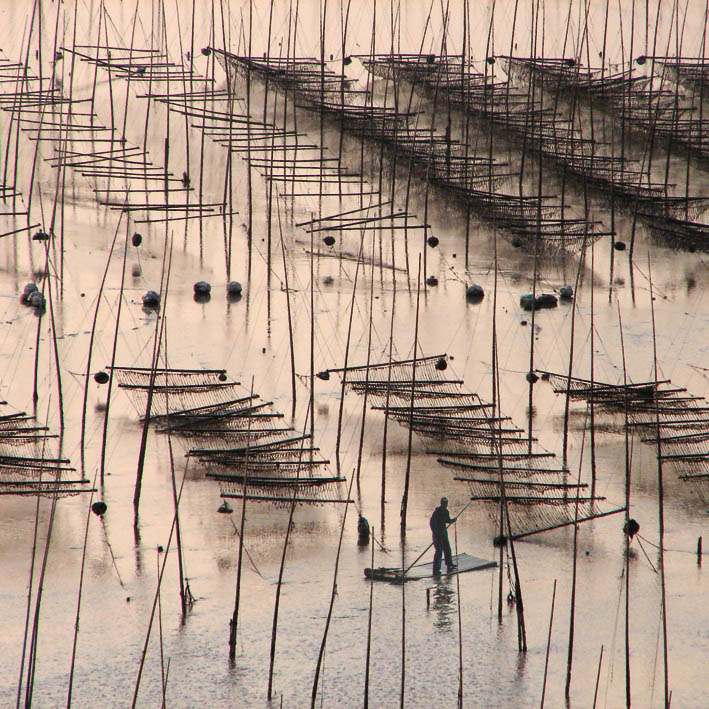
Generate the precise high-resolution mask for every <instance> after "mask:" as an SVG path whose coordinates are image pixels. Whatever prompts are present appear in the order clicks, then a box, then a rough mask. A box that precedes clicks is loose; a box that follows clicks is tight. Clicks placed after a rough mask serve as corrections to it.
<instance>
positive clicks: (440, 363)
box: [436, 357, 448, 372]
mask: <svg viewBox="0 0 709 709" xmlns="http://www.w3.org/2000/svg"><path fill="white" fill-rule="evenodd" d="M436 369H437V370H438V371H439V372H442V371H443V370H444V369H448V362H446V358H445V357H441V358H440V359H439V360H438V361H437V362H436Z"/></svg>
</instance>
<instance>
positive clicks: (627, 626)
mask: <svg viewBox="0 0 709 709" xmlns="http://www.w3.org/2000/svg"><path fill="white" fill-rule="evenodd" d="M618 328H619V330H620V349H621V353H622V356H623V391H624V394H625V397H624V398H625V407H624V417H625V426H624V429H625V526H624V528H623V529H624V531H625V534H624V537H625V706H626V707H627V708H628V709H630V706H631V703H632V702H631V692H630V540H631V538H632V537H631V535H630V533H629V530H630V427H629V426H628V418H629V417H628V375H627V368H626V362H625V341H624V338H623V321H622V318H621V314H620V303H618ZM658 445H659V442H658Z"/></svg>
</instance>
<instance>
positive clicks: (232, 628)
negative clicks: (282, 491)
mask: <svg viewBox="0 0 709 709" xmlns="http://www.w3.org/2000/svg"><path fill="white" fill-rule="evenodd" d="M253 396H254V378H253V377H251V392H250V399H249V400H253ZM250 445H251V415H249V421H248V427H247V433H246V462H245V463H244V483H243V494H242V496H241V525H240V530H239V560H238V562H237V566H236V596H235V598H234V612H233V613H232V616H231V621H230V623H229V660H230V661H232V662H233V661H234V658H235V657H236V630H237V626H238V621H239V605H240V602H241V567H242V561H243V556H244V526H245V524H246V495H247V492H248V487H247V483H248V474H249V448H250Z"/></svg>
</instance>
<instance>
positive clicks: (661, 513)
mask: <svg viewBox="0 0 709 709" xmlns="http://www.w3.org/2000/svg"><path fill="white" fill-rule="evenodd" d="M647 267H648V280H649V282H650V313H651V315H652V358H653V370H654V375H655V421H656V431H657V434H656V437H657V513H658V522H659V536H660V539H659V557H660V563H659V567H660V587H661V590H662V657H663V667H664V689H665V709H669V707H670V686H669V685H670V683H669V670H668V662H667V594H666V588H665V502H664V485H663V477H662V438H661V436H660V408H659V407H660V404H659V397H658V396H657V388H658V383H657V382H658V375H657V333H656V330H655V297H654V295H653V288H652V267H651V264H650V255H649V254H648V257H647Z"/></svg>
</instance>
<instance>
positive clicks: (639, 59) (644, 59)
mask: <svg viewBox="0 0 709 709" xmlns="http://www.w3.org/2000/svg"><path fill="white" fill-rule="evenodd" d="M646 61H647V57H646V56H645V55H644V54H641V55H640V56H639V57H638V58H637V59H636V60H635V62H636V63H637V64H640V66H642V65H643V64H644V63H645V62H646Z"/></svg>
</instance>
